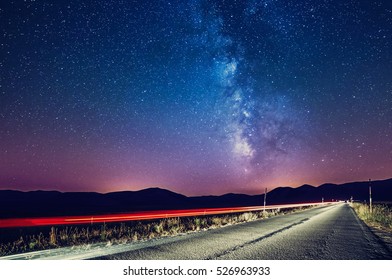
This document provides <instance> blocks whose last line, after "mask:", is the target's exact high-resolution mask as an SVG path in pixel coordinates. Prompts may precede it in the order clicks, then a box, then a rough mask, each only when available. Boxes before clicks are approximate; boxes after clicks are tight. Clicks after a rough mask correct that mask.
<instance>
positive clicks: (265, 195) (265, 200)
mask: <svg viewBox="0 0 392 280" xmlns="http://www.w3.org/2000/svg"><path fill="white" fill-rule="evenodd" d="M266 204H267V188H265V190H264V211H263V212H264V214H265V205H266Z"/></svg>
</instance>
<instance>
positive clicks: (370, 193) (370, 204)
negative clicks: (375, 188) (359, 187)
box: [369, 179, 373, 214]
mask: <svg viewBox="0 0 392 280" xmlns="http://www.w3.org/2000/svg"><path fill="white" fill-rule="evenodd" d="M369 209H370V214H371V213H372V210H373V209H372V180H371V179H369Z"/></svg>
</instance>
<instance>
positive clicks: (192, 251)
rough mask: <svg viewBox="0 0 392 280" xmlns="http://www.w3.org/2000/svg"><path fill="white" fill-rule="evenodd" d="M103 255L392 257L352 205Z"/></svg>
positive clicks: (119, 256) (205, 232) (178, 237)
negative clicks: (356, 213)
mask: <svg viewBox="0 0 392 280" xmlns="http://www.w3.org/2000/svg"><path fill="white" fill-rule="evenodd" d="M97 259H141V260H148V259H153V260H157V259H166V260H170V259H180V260H186V259H229V260H232V259H241V260H255V259H270V260H279V259H285V260H295V259H345V260H348V259H392V252H390V251H389V250H388V248H387V247H386V246H385V245H384V244H383V243H382V241H380V240H379V239H378V238H377V237H375V236H374V235H373V233H372V232H371V231H370V230H369V229H368V228H367V227H366V226H365V225H364V224H363V223H362V222H361V221H360V220H359V219H358V218H357V216H356V215H355V213H354V211H353V210H352V209H351V207H350V206H349V205H348V204H345V203H341V204H337V205H333V206H326V207H318V208H314V209H310V210H307V211H302V212H298V213H294V214H290V215H284V216H277V217H273V218H270V219H267V220H260V221H254V222H249V223H244V224H237V225H233V226H227V227H224V228H220V229H214V230H208V231H204V232H198V233H192V234H186V235H182V236H177V237H172V238H162V239H160V240H151V241H147V242H144V243H143V244H139V245H138V246H135V248H132V247H130V248H129V251H126V252H122V253H118V254H112V255H106V256H102V257H98V258H97Z"/></svg>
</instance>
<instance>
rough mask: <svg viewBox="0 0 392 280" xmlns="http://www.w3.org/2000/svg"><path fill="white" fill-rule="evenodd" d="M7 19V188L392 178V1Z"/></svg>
mask: <svg viewBox="0 0 392 280" xmlns="http://www.w3.org/2000/svg"><path fill="white" fill-rule="evenodd" d="M0 18H1V19H0V28H1V30H2V34H3V36H2V39H1V45H0V54H1V56H0V93H1V95H0V188H2V189H22V190H32V189H56V190H62V191H98V192H108V191H115V190H136V189H141V188H146V187H153V186H160V187H164V188H168V189H171V190H173V191H177V192H180V193H184V194H189V195H195V194H222V193H226V192H243V193H260V192H262V191H263V190H264V188H265V187H268V188H270V189H271V188H274V187H277V186H284V185H292V186H298V185H301V184H304V183H309V184H315V185H317V184H321V183H324V182H335V183H339V182H346V181H354V180H367V179H368V178H373V179H382V178H387V177H391V175H392V173H391V170H392V140H391V139H392V67H391V65H392V57H391V42H392V38H391V35H392V30H391V29H392V27H391V26H392V8H391V4H390V3H389V2H388V1H387V0H382V1H373V2H371V3H369V1H343V2H342V1H337V0H324V1H318V2H314V1H309V0H300V1H298V0H297V1H294V0H292V1H291V0H289V1H283V0H264V1H263V0H261V1H256V0H243V1H235V0H227V1H222V0H221V1H218V0H214V1H204V0H184V1H137V0H134V1H67V3H57V2H55V3H52V2H51V1H7V3H2V4H0Z"/></svg>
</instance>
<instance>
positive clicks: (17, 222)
mask: <svg viewBox="0 0 392 280" xmlns="http://www.w3.org/2000/svg"><path fill="white" fill-rule="evenodd" d="M332 203H337V202H324V203H297V204H282V205H270V206H266V207H265V208H264V207H263V206H248V207H226V208H203V209H185V210H156V211H143V212H134V213H126V214H112V215H96V216H94V215H89V216H69V217H39V218H35V217H34V218H12V219H0V228H13V227H34V226H52V225H77V224H96V223H110V222H128V221H142V220H155V219H167V218H177V217H192V216H207V215H219V214H230V213H241V212H252V211H263V210H264V209H266V210H273V209H287V208H298V207H306V206H319V205H327V204H332Z"/></svg>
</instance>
